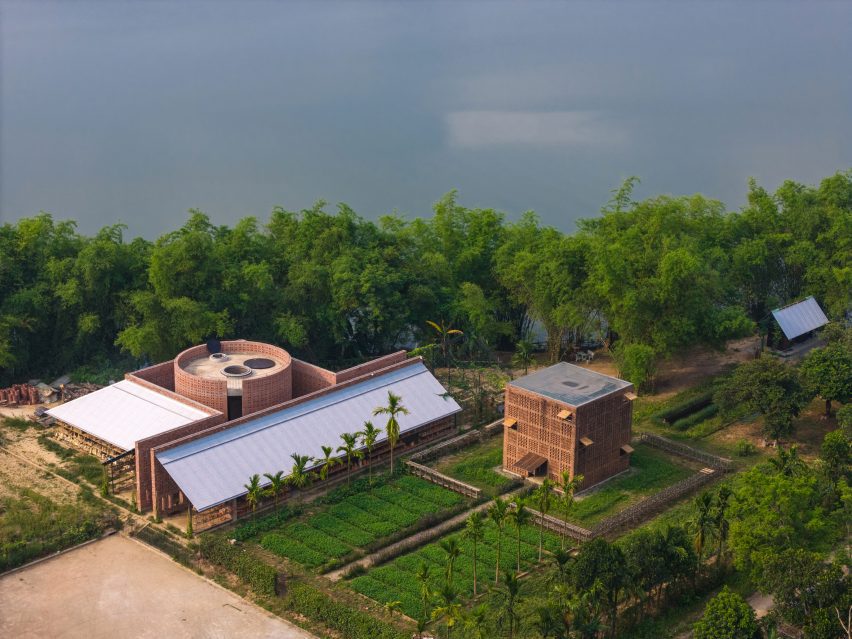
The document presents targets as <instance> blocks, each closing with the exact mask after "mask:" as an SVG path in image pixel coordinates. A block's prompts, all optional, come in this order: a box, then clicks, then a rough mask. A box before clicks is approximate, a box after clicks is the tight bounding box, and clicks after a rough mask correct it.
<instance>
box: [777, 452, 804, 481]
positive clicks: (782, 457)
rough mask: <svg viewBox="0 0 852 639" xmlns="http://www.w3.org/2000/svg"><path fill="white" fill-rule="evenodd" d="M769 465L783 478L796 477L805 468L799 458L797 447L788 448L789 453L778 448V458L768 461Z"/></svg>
mask: <svg viewBox="0 0 852 639" xmlns="http://www.w3.org/2000/svg"><path fill="white" fill-rule="evenodd" d="M769 463H770V464H772V466H773V467H774V468H775V470H777V471H778V472H779V473H780V474H782V475H784V476H785V477H793V476H794V475H798V474H799V473H800V472H801V470H802V469H803V468H805V467H806V464H805V462H804V461H802V458H801V457H799V447H798V446H796V445H793V446H790V451H789V452H788V451H786V450H784V449H783V448H779V449H778V456H777V457H773V458H772V459H770V460H769Z"/></svg>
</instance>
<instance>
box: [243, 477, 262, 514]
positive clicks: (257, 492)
mask: <svg viewBox="0 0 852 639" xmlns="http://www.w3.org/2000/svg"><path fill="white" fill-rule="evenodd" d="M243 488H245V489H246V502H247V503H248V505H249V507H250V508H251V513H252V515H254V512H255V511H256V510H257V504H258V502H259V501H260V498H261V497H262V496H263V489H262V488H261V487H260V475H252V476H251V477H250V478H249V483H247V484H243Z"/></svg>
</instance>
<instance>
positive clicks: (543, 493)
mask: <svg viewBox="0 0 852 639" xmlns="http://www.w3.org/2000/svg"><path fill="white" fill-rule="evenodd" d="M553 486H554V483H553V482H552V481H551V480H550V478H545V480H544V481H543V482H541V486H539V487H538V488H536V491H535V504H536V507H537V508H538V512H539V517H538V524H539V526H538V561H539V563H541V550H542V547H543V545H544V516H545V515H546V514H547V512H548V511H549V510H550V505H551V504H552V503H553Z"/></svg>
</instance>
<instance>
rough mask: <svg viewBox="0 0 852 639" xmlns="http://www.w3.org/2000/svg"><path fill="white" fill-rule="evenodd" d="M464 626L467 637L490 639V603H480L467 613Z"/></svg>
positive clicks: (468, 638)
mask: <svg viewBox="0 0 852 639" xmlns="http://www.w3.org/2000/svg"><path fill="white" fill-rule="evenodd" d="M462 627H463V628H464V635H465V639H489V638H490V637H491V634H490V633H489V632H488V604H479V605H478V606H476V607H475V608H474V609H473V610H471V611H470V613H468V614H467V615H465V618H464V622H463V624H462Z"/></svg>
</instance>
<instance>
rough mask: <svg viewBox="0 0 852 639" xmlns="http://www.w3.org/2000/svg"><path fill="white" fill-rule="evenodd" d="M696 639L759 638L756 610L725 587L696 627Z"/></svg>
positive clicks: (711, 601) (710, 604)
mask: <svg viewBox="0 0 852 639" xmlns="http://www.w3.org/2000/svg"><path fill="white" fill-rule="evenodd" d="M694 636H695V639H751V638H752V637H759V636H760V635H759V634H758V625H757V620H756V619H755V616H754V610H752V608H751V606H749V605H748V602H747V601H746V600H745V599H743V598H742V597H741V596H740V595H738V594H737V593H735V592H732V591H730V590H728V587H727V586H725V587H724V588H722V591H721V592H720V593H719V594H718V595H716V596H715V597H713V599H711V600H710V603H708V604H707V608H706V609H705V610H704V616H703V617H702V618H701V619H700V620H699V621H698V623H696V624H695V626H694Z"/></svg>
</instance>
